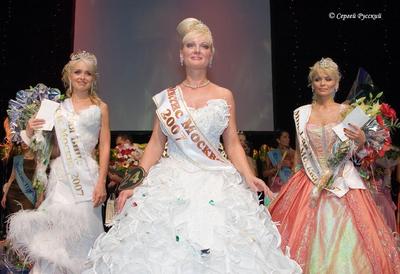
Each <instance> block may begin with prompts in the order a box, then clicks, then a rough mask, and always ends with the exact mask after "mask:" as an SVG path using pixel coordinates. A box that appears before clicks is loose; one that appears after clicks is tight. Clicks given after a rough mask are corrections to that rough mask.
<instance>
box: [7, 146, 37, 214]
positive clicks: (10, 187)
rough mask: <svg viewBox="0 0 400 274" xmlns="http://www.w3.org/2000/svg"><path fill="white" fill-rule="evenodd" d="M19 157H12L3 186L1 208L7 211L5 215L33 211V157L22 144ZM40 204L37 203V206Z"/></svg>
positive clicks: (34, 198) (34, 203) (14, 148)
mask: <svg viewBox="0 0 400 274" xmlns="http://www.w3.org/2000/svg"><path fill="white" fill-rule="evenodd" d="M13 150H14V152H13V154H14V153H15V151H16V150H22V151H21V153H22V154H19V155H14V156H13V157H12V158H13V167H12V172H11V175H10V177H9V179H8V181H7V183H5V184H4V185H3V198H2V199H1V206H2V207H3V208H5V209H7V214H13V213H15V212H17V211H19V210H21V209H33V208H34V207H35V205H36V202H37V201H36V193H35V190H34V189H33V185H32V178H33V174H34V172H35V167H36V163H35V157H34V154H33V152H32V151H31V150H30V149H29V147H28V146H27V145H26V144H24V143H22V145H21V149H18V148H17V146H15V145H14V147H13ZM39 203H40V202H38V204H37V206H38V205H39Z"/></svg>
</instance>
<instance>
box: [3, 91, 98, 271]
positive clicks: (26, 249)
mask: <svg viewBox="0 0 400 274" xmlns="http://www.w3.org/2000/svg"><path fill="white" fill-rule="evenodd" d="M63 104H64V105H63V106H64V107H65V108H66V109H67V110H69V111H73V109H72V104H71V101H70V99H66V100H65V101H64V102H63ZM74 118H75V119H77V121H76V126H77V133H78V135H79V141H80V142H82V143H83V147H84V149H85V151H84V152H83V155H84V157H86V159H87V163H88V166H89V169H90V172H91V174H92V178H93V181H92V182H93V185H92V187H93V188H94V186H95V184H96V183H97V178H98V164H97V162H96V160H95V159H93V155H92V152H93V150H94V148H95V146H96V144H97V141H98V136H99V130H100V121H101V111H100V109H99V108H98V107H97V106H91V107H89V108H87V109H85V110H83V111H81V112H80V113H79V114H77V113H75V116H74ZM9 222H10V223H9V231H8V234H7V238H8V239H10V240H11V243H12V246H13V248H15V249H17V250H19V251H22V252H23V253H24V254H26V255H27V257H28V259H29V260H30V261H32V262H34V269H33V271H32V273H40V274H54V273H63V274H64V273H67V274H76V273H81V272H82V271H83V267H84V265H85V262H86V259H87V254H88V252H89V250H90V248H91V247H92V245H93V243H94V241H95V239H96V238H97V237H98V236H99V234H100V233H101V232H103V231H104V230H103V225H102V218H101V207H97V208H94V207H93V203H92V202H91V201H89V202H81V203H75V200H74V196H73V193H72V190H71V185H70V182H69V180H68V177H67V176H66V174H65V170H64V166H63V162H62V159H61V157H58V158H56V159H54V160H52V162H51V163H50V175H49V180H48V186H47V189H46V198H45V200H44V201H43V203H42V204H41V205H40V207H39V208H38V209H37V210H22V211H19V212H17V213H16V214H14V215H13V216H11V218H10V220H9Z"/></svg>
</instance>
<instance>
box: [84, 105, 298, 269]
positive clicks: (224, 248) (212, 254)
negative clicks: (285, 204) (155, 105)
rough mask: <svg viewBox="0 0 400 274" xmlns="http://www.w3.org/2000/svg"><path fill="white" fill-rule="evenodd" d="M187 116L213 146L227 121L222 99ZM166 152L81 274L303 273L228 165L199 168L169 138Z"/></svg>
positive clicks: (102, 237)
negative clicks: (217, 168) (281, 244)
mask: <svg viewBox="0 0 400 274" xmlns="http://www.w3.org/2000/svg"><path fill="white" fill-rule="evenodd" d="M191 114H192V117H193V119H194V121H195V122H196V125H197V126H198V127H199V128H200V129H201V131H202V132H203V134H204V135H205V136H206V137H207V139H208V140H209V141H210V142H211V143H213V144H214V146H215V147H218V144H219V138H220V135H221V134H222V132H223V131H224V129H225V128H226V127H227V125H228V121H229V107H228V105H227V104H226V101H224V100H220V99H218V100H210V101H209V102H208V104H207V105H206V106H205V107H203V108H200V109H197V110H195V109H191ZM163 130H164V129H163ZM168 154H169V157H168V158H162V159H161V160H160V161H159V163H157V164H156V165H155V166H153V167H152V168H151V169H150V171H149V174H148V176H147V178H146V179H145V181H144V183H143V185H142V186H140V187H138V188H136V189H135V191H134V194H133V196H132V197H131V198H130V199H128V200H127V202H126V204H125V207H124V209H123V211H122V212H121V213H120V214H119V215H118V216H116V218H115V220H114V224H113V227H112V228H111V229H110V230H109V232H108V233H103V234H101V235H100V237H99V238H98V239H97V240H96V242H95V244H94V247H93V249H92V250H91V252H90V256H89V262H88V268H89V269H88V270H87V271H86V272H84V273H115V274H117V273H118V274H120V273H121V274H122V273H124V274H128V273H135V274H142V273H143V274H144V273H160V274H161V273H171V274H172V273H173V274H180V273H181V274H188V273H204V274H206V273H207V274H208V273H210V274H211V273H224V274H226V273H242V274H244V273H249V274H250V273H251V274H257V273H300V272H301V269H300V267H299V266H298V265H297V264H296V263H295V262H294V261H293V260H291V259H289V257H288V256H286V255H284V254H283V252H282V251H281V248H280V241H281V239H280V235H279V233H278V230H277V228H276V226H275V224H274V223H273V222H272V221H271V217H270V215H269V213H268V211H267V210H266V209H265V207H264V206H260V205H259V204H258V198H257V195H256V194H255V193H253V192H252V191H250V189H249V188H248V187H247V185H246V183H245V182H244V181H243V179H242V177H241V176H240V174H239V173H238V172H237V170H236V169H235V168H234V167H233V166H232V167H231V168H228V169H224V170H204V169H202V168H200V167H198V166H197V165H196V163H193V162H192V161H191V160H190V159H188V158H187V156H185V154H183V153H182V151H181V150H180V149H179V148H178V147H177V146H176V145H175V143H174V142H173V141H172V140H169V141H168Z"/></svg>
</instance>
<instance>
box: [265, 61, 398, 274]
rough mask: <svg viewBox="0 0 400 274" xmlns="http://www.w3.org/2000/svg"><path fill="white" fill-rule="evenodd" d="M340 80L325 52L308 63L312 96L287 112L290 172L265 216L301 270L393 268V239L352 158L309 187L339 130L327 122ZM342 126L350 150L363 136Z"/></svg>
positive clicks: (335, 108) (338, 110) (339, 111)
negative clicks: (292, 130)
mask: <svg viewBox="0 0 400 274" xmlns="http://www.w3.org/2000/svg"><path fill="white" fill-rule="evenodd" d="M339 80H340V73H339V70H338V67H337V65H336V63H334V62H333V61H332V59H330V58H322V59H321V60H320V61H318V62H316V63H315V64H314V66H313V67H311V70H310V73H309V83H310V85H311V87H312V90H313V93H314V95H313V99H314V100H313V103H312V104H311V105H305V106H302V107H300V108H298V109H296V110H295V112H294V119H295V123H296V131H297V143H298V149H297V152H296V157H295V163H297V164H296V170H297V172H296V174H295V175H294V176H293V177H292V178H291V179H290V180H289V182H288V183H287V184H286V185H285V186H284V187H283V188H282V190H281V192H280V193H279V195H278V196H277V197H276V199H275V200H274V201H273V203H272V204H271V206H270V211H271V216H272V220H273V221H275V222H278V223H279V224H280V225H279V226H278V229H279V232H280V233H281V237H282V245H281V246H282V247H283V248H284V247H286V246H289V247H290V251H291V252H290V253H291V257H292V258H294V259H295V260H296V261H297V262H298V263H299V264H300V266H301V267H302V268H303V271H304V273H319V274H320V273H363V274H366V273H376V274H377V273H400V257H399V251H398V249H397V247H396V244H395V239H394V237H393V236H392V234H391V231H390V230H389V228H388V227H387V225H386V224H385V221H384V219H383V217H382V215H381V213H380V212H379V210H378V208H377V207H376V205H375V202H374V200H373V199H372V197H371V194H370V192H369V190H367V189H366V187H365V186H364V184H363V182H362V180H361V178H360V176H359V174H358V172H357V170H356V169H355V168H354V166H353V163H352V162H351V161H347V162H345V164H344V165H343V166H342V168H341V170H340V172H339V173H338V175H337V176H336V179H335V181H334V183H333V184H332V187H330V188H329V189H322V190H321V191H316V189H317V188H316V186H315V184H318V182H319V180H320V179H321V178H323V175H324V174H325V173H324V171H325V170H327V169H328V166H327V159H328V157H329V156H330V155H331V153H332V150H333V145H334V143H335V141H336V140H337V138H338V137H337V136H336V134H335V132H334V131H333V130H332V127H333V126H335V125H336V124H338V123H339V122H340V121H341V120H342V119H343V111H345V110H346V108H347V106H345V105H342V104H338V103H335V101H334V94H335V92H336V91H337V88H338V86H339ZM345 134H346V136H347V137H348V138H350V139H352V140H353V141H354V143H355V148H354V149H355V150H357V149H359V148H361V147H362V146H363V144H364V142H365V141H366V140H365V134H364V133H363V132H362V131H361V130H360V129H359V128H357V127H355V126H352V125H349V128H348V129H345Z"/></svg>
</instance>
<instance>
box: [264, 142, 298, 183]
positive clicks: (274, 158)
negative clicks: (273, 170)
mask: <svg viewBox="0 0 400 274" xmlns="http://www.w3.org/2000/svg"><path fill="white" fill-rule="evenodd" d="M267 154H268V158H269V159H270V160H271V163H272V165H273V166H274V167H276V166H277V165H279V163H280V162H281V161H282V153H281V151H280V150H279V149H273V150H270V151H268V153H267ZM278 174H279V178H280V179H281V181H282V182H287V181H288V180H289V178H290V176H292V170H291V169H290V168H289V167H287V166H283V167H281V169H280V170H279V173H278Z"/></svg>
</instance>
